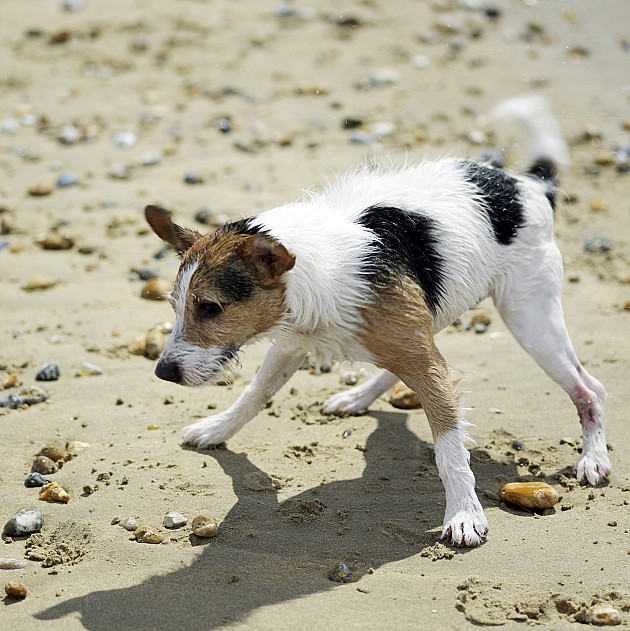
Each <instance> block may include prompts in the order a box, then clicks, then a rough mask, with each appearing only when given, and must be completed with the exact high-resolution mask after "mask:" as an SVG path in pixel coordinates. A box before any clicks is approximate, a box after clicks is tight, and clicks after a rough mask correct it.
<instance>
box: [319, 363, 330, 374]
mask: <svg viewBox="0 0 630 631" xmlns="http://www.w3.org/2000/svg"><path fill="white" fill-rule="evenodd" d="M319 369H320V370H321V371H322V372H324V373H326V372H330V371H331V370H332V368H331V367H330V364H322V365H321V366H320V367H319Z"/></svg>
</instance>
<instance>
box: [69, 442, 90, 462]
mask: <svg viewBox="0 0 630 631" xmlns="http://www.w3.org/2000/svg"><path fill="white" fill-rule="evenodd" d="M89 447H90V444H89V443H84V442H83V441H81V440H72V441H70V442H69V443H68V444H67V445H66V454H67V455H66V460H72V458H76V457H77V456H78V455H79V454H82V453H83V452H84V451H85V450H86V449H88V448H89Z"/></svg>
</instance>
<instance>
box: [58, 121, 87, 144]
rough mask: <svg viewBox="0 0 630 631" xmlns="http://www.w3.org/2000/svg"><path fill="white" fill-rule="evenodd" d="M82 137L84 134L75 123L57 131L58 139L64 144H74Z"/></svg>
mask: <svg viewBox="0 0 630 631" xmlns="http://www.w3.org/2000/svg"><path fill="white" fill-rule="evenodd" d="M81 138H83V134H82V133H81V130H80V129H79V128H78V127H76V126H75V125H64V126H63V127H61V129H59V131H58V132H57V140H58V141H59V142H60V143H62V144H64V145H74V144H75V143H77V142H79V140H81Z"/></svg>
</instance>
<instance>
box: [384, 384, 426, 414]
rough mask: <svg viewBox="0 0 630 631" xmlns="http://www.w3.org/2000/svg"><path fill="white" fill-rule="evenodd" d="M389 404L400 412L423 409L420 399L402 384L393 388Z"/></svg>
mask: <svg viewBox="0 0 630 631" xmlns="http://www.w3.org/2000/svg"><path fill="white" fill-rule="evenodd" d="M389 403H390V404H391V405H393V406H394V407H395V408H398V409H399V410H417V409H420V408H421V407H422V403H421V402H420V397H418V395H417V394H416V393H415V392H414V391H413V390H412V389H411V388H408V387H407V386H406V385H404V384H402V383H399V384H398V385H397V386H394V387H393V388H392V391H391V394H390V395H389Z"/></svg>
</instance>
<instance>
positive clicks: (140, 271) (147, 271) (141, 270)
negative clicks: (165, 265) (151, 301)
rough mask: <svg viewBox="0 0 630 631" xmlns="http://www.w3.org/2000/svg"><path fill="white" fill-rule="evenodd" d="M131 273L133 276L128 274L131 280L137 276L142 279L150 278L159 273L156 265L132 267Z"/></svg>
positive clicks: (155, 276)
mask: <svg viewBox="0 0 630 631" xmlns="http://www.w3.org/2000/svg"><path fill="white" fill-rule="evenodd" d="M131 273H132V274H133V277H132V276H130V278H132V280H135V278H138V279H140V280H144V281H147V280H151V279H152V278H157V277H158V275H159V271H158V269H157V268H156V267H134V268H132V270H131Z"/></svg>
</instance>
